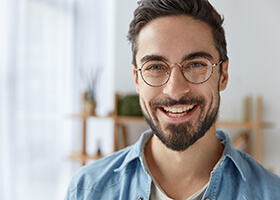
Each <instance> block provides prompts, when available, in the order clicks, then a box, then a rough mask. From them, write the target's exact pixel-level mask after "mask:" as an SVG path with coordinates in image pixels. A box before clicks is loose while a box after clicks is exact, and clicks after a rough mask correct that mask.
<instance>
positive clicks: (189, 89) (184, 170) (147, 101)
mask: <svg viewBox="0 0 280 200" xmlns="http://www.w3.org/2000/svg"><path fill="white" fill-rule="evenodd" d="M137 39H138V40H137V42H138V52H137V54H136V63H137V66H141V65H142V64H143V62H144V61H145V58H146V57H149V56H160V57H162V59H164V60H165V61H166V62H168V63H170V64H172V63H181V62H182V61H183V60H184V58H185V57H187V56H189V55H192V54H197V55H201V54H206V55H209V57H210V60H211V62H212V63H218V62H219V61H220V60H219V53H218V51H217V50H216V48H215V45H214V41H213V37H212V33H211V29H210V27H209V26H208V25H207V24H205V23H203V22H200V21H198V20H195V19H192V18H190V17H188V16H169V17H162V18H158V19H155V20H153V21H151V22H150V23H148V24H147V25H146V26H144V28H143V29H142V30H141V31H140V33H139V36H138V38H137ZM222 65H223V68H222V72H221V73H220V72H219V67H214V69H213V74H212V76H211V78H210V79H209V80H208V81H207V82H205V83H203V84H192V83H190V82H188V81H187V80H186V79H185V78H184V76H183V74H182V72H181V69H180V67H179V66H176V65H174V67H173V68H172V73H171V77H170V80H169V81H168V82H167V84H165V85H163V86H161V87H151V86H148V85H147V84H145V83H144V82H143V80H142V79H141V76H139V74H138V76H137V75H136V73H137V72H136V71H135V70H134V71H133V72H134V78H135V86H136V90H137V92H138V93H139V96H140V105H141V108H142V112H143V114H144V116H145V118H146V119H147V121H148V123H149V124H150V126H151V127H152V129H153V130H154V132H155V135H154V136H153V137H152V139H151V140H150V141H149V143H148V144H147V146H146V148H145V158H146V161H147V164H148V167H149V170H150V172H151V174H152V176H153V178H154V179H155V180H156V181H157V183H158V184H159V185H160V186H161V188H162V189H163V190H164V191H165V193H166V194H167V195H168V196H169V197H171V198H174V199H186V198H187V197H189V196H191V195H192V194H193V193H195V192H196V191H198V190H199V189H200V188H201V187H203V186H204V185H205V184H206V183H207V182H208V181H209V177H210V173H211V171H212V169H213V167H214V166H215V164H216V163H217V161H218V160H219V158H220V157H221V155H222V152H223V146H222V145H221V144H220V143H219V142H218V141H217V139H216V132H215V130H216V128H215V124H214V122H215V120H216V116H217V113H218V109H219V102H220V95H219V92H220V91H221V90H224V89H225V88H226V85H227V82H228V61H225V62H223V63H222ZM135 67H136V66H133V69H134V68H135ZM166 107H168V108H176V109H178V108H186V107H189V108H192V109H191V110H190V111H187V112H185V113H184V115H183V116H181V115H180V116H175V117H174V116H170V115H168V114H167V112H166V111H164V110H165V109H166Z"/></svg>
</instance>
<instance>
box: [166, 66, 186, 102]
mask: <svg viewBox="0 0 280 200" xmlns="http://www.w3.org/2000/svg"><path fill="white" fill-rule="evenodd" d="M190 84H191V83H190V82H188V81H187V79H186V78H185V76H184V75H183V73H182V71H181V67H180V65H178V64H176V65H173V66H171V74H170V78H169V80H168V82H167V83H166V84H165V85H164V86H163V87H164V89H163V93H164V94H166V95H168V96H170V97H171V98H173V99H180V98H181V97H182V96H183V95H185V94H186V93H188V92H189V90H190Z"/></svg>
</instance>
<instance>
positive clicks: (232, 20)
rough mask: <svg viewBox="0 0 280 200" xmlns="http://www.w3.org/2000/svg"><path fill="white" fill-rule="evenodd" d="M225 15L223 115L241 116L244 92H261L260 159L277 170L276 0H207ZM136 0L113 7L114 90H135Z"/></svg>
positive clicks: (279, 22)
mask: <svg viewBox="0 0 280 200" xmlns="http://www.w3.org/2000/svg"><path fill="white" fill-rule="evenodd" d="M210 1H211V3H212V4H213V5H214V7H215V8H216V9H217V10H218V11H219V12H220V13H221V14H222V15H224V17H225V24H224V27H225V31H226V37H227V41H228V54H229V59H230V68H229V72H230V82H229V85H228V88H227V89H226V91H224V92H222V104H221V109H220V119H221V120H241V119H242V106H243V99H244V98H245V96H246V95H253V97H256V96H258V95H262V96H263V101H264V111H263V117H264V121H266V122H272V123H273V124H274V127H273V128H271V129H264V130H263V133H264V136H263V148H264V149H263V164H264V165H265V166H266V167H269V168H272V169H273V170H274V171H275V172H276V173H277V174H279V175H280V159H279V155H280V147H279V145H278V143H279V141H280V120H279V113H280V103H279V101H280V92H279V89H277V88H278V87H280V78H279V75H280V62H279V61H278V59H279V58H280V48H279V47H280V39H279V35H280V12H279V9H280V1H278V0H266V1H262V0H246V1H244V0H227V1H225V0H210ZM136 2H137V1H136V0H133V1H132V0H118V2H117V11H116V69H117V72H116V86H115V87H116V91H117V92H121V93H128V92H135V89H134V83H133V76H132V70H131V52H130V46H129V44H128V42H127V40H126V35H127V31H128V25H129V22H130V20H131V19H132V12H133V10H134V9H135V7H136V6H137V4H136Z"/></svg>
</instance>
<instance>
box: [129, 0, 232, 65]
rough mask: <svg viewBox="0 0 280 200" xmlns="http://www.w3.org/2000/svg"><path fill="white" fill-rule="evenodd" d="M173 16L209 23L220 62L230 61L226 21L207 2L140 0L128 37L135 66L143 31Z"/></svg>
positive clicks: (200, 0) (198, 0)
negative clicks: (158, 21)
mask: <svg viewBox="0 0 280 200" xmlns="http://www.w3.org/2000/svg"><path fill="white" fill-rule="evenodd" d="M171 15H187V16H190V17H192V18H194V19H197V20H200V21H202V22H205V23H207V24H208V25H209V26H210V27H211V29H212V35H213V39H214V43H215V47H216V49H217V51H218V52H219V55H220V60H223V61H226V60H228V56H227V47H226V46H227V43H226V39H225V31H224V28H223V27H222V24H223V21H224V19H223V18H222V17H221V15H220V14H219V13H218V12H217V11H216V10H215V8H213V6H212V5H211V4H210V3H209V2H208V1H207V0H140V1H138V7H137V8H136V10H135V11H134V18H133V20H132V21H131V23H130V26H129V32H128V36H127V38H128V40H129V41H130V43H131V48H132V54H133V60H132V63H133V64H134V65H136V58H135V57H136V53H137V37H138V35H139V32H140V31H141V29H142V28H143V27H144V26H145V25H146V24H148V23H149V22H150V21H152V20H154V19H156V18H159V17H165V16H171Z"/></svg>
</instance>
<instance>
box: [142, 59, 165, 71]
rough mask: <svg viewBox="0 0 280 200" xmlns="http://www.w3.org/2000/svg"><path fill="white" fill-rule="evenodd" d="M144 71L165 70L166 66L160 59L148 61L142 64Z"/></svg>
mask: <svg viewBox="0 0 280 200" xmlns="http://www.w3.org/2000/svg"><path fill="white" fill-rule="evenodd" d="M143 70H144V71H149V72H156V71H166V70H168V66H167V65H166V64H165V63H164V62H161V61H149V62H147V63H145V64H144V66H143Z"/></svg>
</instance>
